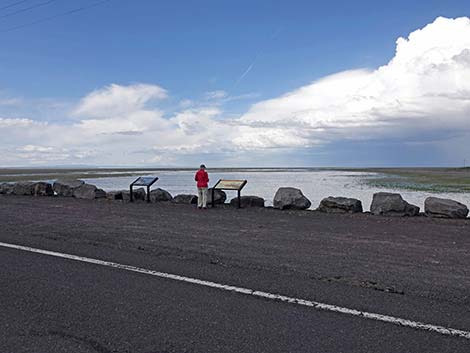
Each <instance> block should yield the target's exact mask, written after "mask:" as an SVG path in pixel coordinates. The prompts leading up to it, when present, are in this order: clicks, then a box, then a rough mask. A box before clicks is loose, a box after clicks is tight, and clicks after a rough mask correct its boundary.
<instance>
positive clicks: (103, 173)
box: [0, 167, 470, 193]
mask: <svg viewBox="0 0 470 353" xmlns="http://www.w3.org/2000/svg"><path fill="white" fill-rule="evenodd" d="M194 170H195V168H0V182H18V181H39V180H56V179H63V178H66V179H89V178H93V179H98V178H110V177H131V176H139V175H142V174H149V173H154V172H189V171H194ZM210 170H211V171H212V172H215V173H232V172H238V173H240V172H247V173H250V172H263V173H276V172H315V171H341V172H364V173H376V174H377V177H376V178H367V179H365V182H366V183H367V184H369V185H372V186H376V187H379V188H396V189H407V190H417V191H429V192H465V193H466V192H470V167H467V168H443V167H405V168H393V167H391V168H338V167H292V168H279V167H247V168H210Z"/></svg>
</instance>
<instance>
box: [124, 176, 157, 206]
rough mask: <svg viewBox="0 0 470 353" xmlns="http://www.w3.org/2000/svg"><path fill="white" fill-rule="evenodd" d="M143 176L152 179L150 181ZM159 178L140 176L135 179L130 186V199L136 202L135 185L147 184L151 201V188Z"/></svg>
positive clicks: (148, 196)
mask: <svg viewBox="0 0 470 353" xmlns="http://www.w3.org/2000/svg"><path fill="white" fill-rule="evenodd" d="M143 178H148V179H150V182H145V181H144V180H143ZM157 180H158V177H155V176H150V177H138V178H137V179H136V180H134V181H133V182H132V183H131V185H130V186H129V189H130V198H131V199H130V201H131V202H134V190H133V188H134V186H146V187H147V202H150V188H151V187H152V185H153V184H155V183H156V182H157Z"/></svg>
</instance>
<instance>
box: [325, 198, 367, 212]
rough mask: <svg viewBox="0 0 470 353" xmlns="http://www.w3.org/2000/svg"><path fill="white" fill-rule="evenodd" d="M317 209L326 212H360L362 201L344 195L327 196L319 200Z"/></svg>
mask: <svg viewBox="0 0 470 353" xmlns="http://www.w3.org/2000/svg"><path fill="white" fill-rule="evenodd" d="M318 211H321V212H326V213H361V212H362V203H361V201H359V200H357V199H350V198H346V197H333V196H330V197H327V198H326V199H323V200H321V202H320V206H318Z"/></svg>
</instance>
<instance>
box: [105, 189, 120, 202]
mask: <svg viewBox="0 0 470 353" xmlns="http://www.w3.org/2000/svg"><path fill="white" fill-rule="evenodd" d="M106 198H107V199H108V200H111V201H115V200H122V199H123V197H122V190H121V191H109V192H107V193H106Z"/></svg>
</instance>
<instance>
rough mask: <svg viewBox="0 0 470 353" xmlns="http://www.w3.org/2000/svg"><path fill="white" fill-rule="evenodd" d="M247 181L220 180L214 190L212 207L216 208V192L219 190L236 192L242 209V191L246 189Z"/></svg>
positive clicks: (239, 206)
mask: <svg viewBox="0 0 470 353" xmlns="http://www.w3.org/2000/svg"><path fill="white" fill-rule="evenodd" d="M247 182H248V181H247V180H228V179H219V181H218V182H217V183H216V184H215V185H214V187H213V188H212V207H215V202H214V191H215V190H216V189H217V190H236V191H237V196H238V208H241V207H242V199H241V191H242V189H243V188H244V187H245V185H246V183H247Z"/></svg>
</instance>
